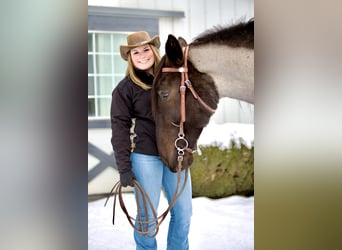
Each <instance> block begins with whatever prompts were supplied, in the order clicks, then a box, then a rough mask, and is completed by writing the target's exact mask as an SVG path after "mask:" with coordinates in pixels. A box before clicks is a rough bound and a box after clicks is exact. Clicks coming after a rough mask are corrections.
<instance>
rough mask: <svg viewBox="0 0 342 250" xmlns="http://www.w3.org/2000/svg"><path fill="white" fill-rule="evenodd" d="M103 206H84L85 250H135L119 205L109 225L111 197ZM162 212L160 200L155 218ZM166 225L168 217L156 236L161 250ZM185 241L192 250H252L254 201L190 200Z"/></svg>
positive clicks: (130, 200) (130, 199)
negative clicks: (86, 211)
mask: <svg viewBox="0 0 342 250" xmlns="http://www.w3.org/2000/svg"><path fill="white" fill-rule="evenodd" d="M124 200H125V203H126V207H128V208H129V207H131V208H135V200H134V195H133V194H132V193H127V194H125V195H124ZM104 203H105V199H101V200H98V201H95V202H90V203H89V204H88V249H89V250H100V249H113V250H114V249H118V250H122V249H125V250H130V249H132V250H133V249H135V243H134V240H133V229H132V227H131V225H130V224H129V223H128V221H127V218H126V217H125V215H124V213H123V212H122V211H121V208H120V206H119V204H118V203H117V207H116V209H117V210H116V216H115V225H113V224H112V211H113V210H112V208H113V197H111V199H110V201H109V202H108V203H107V206H106V207H104ZM166 208H167V201H166V199H165V198H164V197H162V199H161V201H160V205H159V214H161V213H162V212H163V211H164V210H165V209H166ZM132 213H133V210H132ZM131 215H132V216H134V214H131ZM168 222H169V215H168V217H167V218H166V219H165V221H164V222H163V223H162V225H161V227H160V230H159V232H158V234H157V241H158V249H161V250H162V249H166V238H167V229H168ZM189 241H190V249H192V250H249V249H254V197H248V198H246V197H241V196H231V197H228V198H223V199H218V200H212V199H208V198H204V197H200V198H194V199H193V216H192V222H191V228H190V234H189Z"/></svg>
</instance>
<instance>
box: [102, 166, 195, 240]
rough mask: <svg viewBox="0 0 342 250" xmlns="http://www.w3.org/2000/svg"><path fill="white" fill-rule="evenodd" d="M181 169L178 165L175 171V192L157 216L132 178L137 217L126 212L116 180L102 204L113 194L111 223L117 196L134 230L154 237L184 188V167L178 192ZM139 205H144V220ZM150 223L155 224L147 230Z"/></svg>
mask: <svg viewBox="0 0 342 250" xmlns="http://www.w3.org/2000/svg"><path fill="white" fill-rule="evenodd" d="M181 170H182V168H181V167H180V168H179V167H178V171H177V186H176V190H175V193H174V194H173V198H172V200H171V201H170V203H169V206H168V208H167V209H166V210H165V212H164V213H162V214H161V215H160V216H159V217H158V216H157V212H156V210H155V208H154V207H153V204H152V202H151V199H150V197H149V196H148V194H147V193H146V192H145V190H144V188H143V187H142V186H141V185H140V184H139V182H138V181H136V180H134V181H133V183H134V189H135V196H136V203H137V211H138V215H137V219H135V218H133V217H132V216H130V215H129V212H128V210H127V208H126V206H125V202H124V199H123V196H122V187H123V186H122V185H121V182H120V181H118V182H117V183H116V184H115V185H114V187H113V188H112V190H111V191H110V193H109V195H108V197H107V199H106V202H105V204H104V205H105V206H106V205H107V202H108V200H109V198H110V195H111V194H114V203H113V220H112V222H113V225H114V224H115V208H116V199H117V197H118V198H119V203H120V207H121V209H122V211H123V212H124V214H125V215H126V217H127V219H128V222H129V224H130V225H131V226H132V227H133V229H134V230H135V231H137V232H138V233H140V234H142V235H144V236H146V237H149V238H153V237H155V236H156V235H157V233H158V232H159V227H160V225H161V223H162V222H163V221H164V219H165V218H166V216H167V214H168V213H169V211H170V210H171V208H172V207H173V206H174V205H175V203H176V201H177V199H178V198H179V197H180V196H181V194H182V193H183V191H184V189H185V186H186V182H187V180H188V171H189V170H188V169H186V171H185V178H184V183H183V186H182V188H181V190H180V192H178V189H179V183H180V176H181ZM140 195H141V196H140ZM140 198H141V199H142V204H141V203H140ZM141 206H143V207H144V211H145V218H146V219H145V220H143V219H142V214H141ZM148 207H150V208H151V211H152V215H153V218H152V219H151V220H149V219H148V218H149V216H148ZM135 223H137V225H135ZM151 224H155V225H154V226H153V227H152V228H151V229H150V230H148V228H149V225H151ZM151 233H152V234H151Z"/></svg>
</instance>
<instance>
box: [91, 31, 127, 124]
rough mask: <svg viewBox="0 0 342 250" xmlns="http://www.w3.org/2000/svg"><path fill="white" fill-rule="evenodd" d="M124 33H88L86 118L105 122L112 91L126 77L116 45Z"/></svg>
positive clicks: (123, 39) (123, 63)
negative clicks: (100, 119) (99, 119)
mask: <svg viewBox="0 0 342 250" xmlns="http://www.w3.org/2000/svg"><path fill="white" fill-rule="evenodd" d="M126 36H127V33H117V32H97V31H96V32H92V31H89V32H88V117H89V118H108V117H109V116H110V104H111V98H112V91H113V89H114V88H115V86H116V85H117V84H118V83H119V81H120V80H122V79H123V78H124V76H125V73H126V67H127V62H126V61H124V60H123V59H122V58H121V56H120V48H119V47H120V45H121V44H126Z"/></svg>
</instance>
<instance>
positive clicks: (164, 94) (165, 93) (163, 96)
mask: <svg viewBox="0 0 342 250" xmlns="http://www.w3.org/2000/svg"><path fill="white" fill-rule="evenodd" d="M158 94H159V96H160V98H161V99H162V100H163V101H166V100H167V99H168V97H169V92H168V91H167V90H160V91H159V92H158Z"/></svg>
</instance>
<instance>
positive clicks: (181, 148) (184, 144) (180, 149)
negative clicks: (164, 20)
mask: <svg viewBox="0 0 342 250" xmlns="http://www.w3.org/2000/svg"><path fill="white" fill-rule="evenodd" d="M188 53H189V46H186V47H185V48H184V51H183V54H184V64H183V65H182V67H179V68H171V67H164V68H162V72H179V73H181V82H180V87H179V88H180V95H181V100H180V124H179V133H178V137H177V138H176V140H175V142H174V144H175V147H176V150H177V153H178V157H177V160H178V167H177V186H176V190H175V193H174V195H173V198H172V200H171V201H170V203H169V206H168V208H167V209H166V210H165V212H164V213H162V214H161V215H160V216H157V212H156V210H155V208H154V207H153V205H152V202H151V200H150V198H149V196H148V194H147V193H146V192H145V190H144V189H143V187H142V186H141V185H140V184H139V182H137V181H136V180H134V181H133V183H134V189H135V196H136V202H137V210H138V216H137V217H138V218H137V219H135V218H133V217H132V216H130V215H129V213H128V210H127V208H126V206H125V203H124V200H123V196H122V187H123V186H122V185H121V182H120V181H118V182H117V183H116V184H115V185H114V187H113V188H112V190H111V191H110V192H109V195H108V197H107V199H106V202H105V204H104V205H105V206H106V204H107V202H108V200H109V198H110V195H111V194H114V203H113V225H114V219H115V207H116V199H117V197H119V203H120V207H121V209H122V211H123V212H124V213H125V215H126V217H127V219H128V221H129V223H130V224H131V226H132V227H133V228H134V230H136V231H137V232H139V233H140V234H142V235H145V236H147V237H150V238H153V237H155V236H156V235H157V233H158V231H159V226H160V225H161V223H162V222H163V221H164V219H165V218H166V216H167V214H168V213H169V211H170V210H171V208H172V207H173V206H174V205H175V203H176V201H177V200H178V198H179V197H180V196H181V194H182V193H183V191H184V189H185V186H186V183H187V179H188V173H189V168H186V169H185V178H184V182H183V185H182V188H181V189H180V191H179V192H178V189H179V184H180V179H181V171H182V162H183V159H184V154H185V151H187V152H189V153H193V152H194V150H192V149H190V148H189V147H188V146H189V143H188V141H187V139H186V138H185V134H184V122H185V120H186V112H185V94H186V88H189V89H190V91H191V93H192V95H193V96H194V98H195V99H196V100H198V101H199V102H200V103H201V105H202V106H203V107H204V108H205V109H206V110H207V111H209V112H210V113H214V112H215V110H214V109H212V108H210V107H209V106H208V105H207V104H206V103H205V102H204V101H203V100H202V98H201V97H200V96H199V95H198V94H197V92H196V91H195V90H194V88H193V87H192V84H191V82H190V80H189V76H188V65H187V58H188ZM140 195H141V196H140ZM140 199H141V201H142V204H141V201H140ZM142 206H143V207H144V211H145V217H146V219H145V220H143V219H142V216H141V213H140V211H141V207H142ZM148 207H150V208H151V211H152V215H153V218H152V219H151V220H149V219H148V218H149V216H148ZM135 223H137V225H135ZM153 223H154V224H155V225H154V227H153V228H151V229H148V228H149V225H150V224H153Z"/></svg>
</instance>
